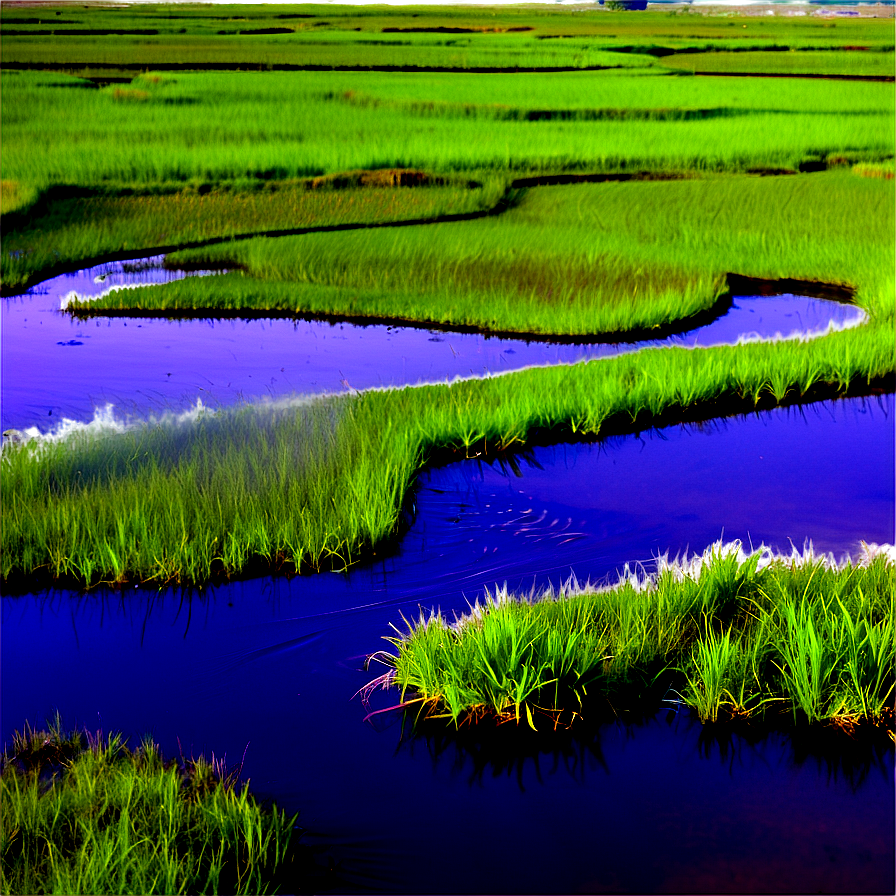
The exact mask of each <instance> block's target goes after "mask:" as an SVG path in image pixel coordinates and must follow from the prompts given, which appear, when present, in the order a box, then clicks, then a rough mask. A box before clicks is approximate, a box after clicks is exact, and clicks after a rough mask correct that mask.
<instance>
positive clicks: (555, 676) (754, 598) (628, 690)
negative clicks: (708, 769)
mask: <svg viewBox="0 0 896 896" xmlns="http://www.w3.org/2000/svg"><path fill="white" fill-rule="evenodd" d="M760 561H762V562H760ZM769 561H771V562H769ZM658 567H659V568H658V572H657V573H656V575H655V576H654V577H652V578H644V577H643V576H642V577H640V578H638V577H636V576H631V575H630V574H626V575H624V576H623V577H622V578H621V579H620V581H619V583H618V585H616V586H614V587H610V588H604V589H596V590H595V589H593V588H590V587H588V586H585V587H584V588H579V587H578V586H576V585H575V584H571V585H569V586H567V587H566V588H565V589H561V591H560V593H559V594H554V593H553V592H548V593H545V594H541V595H537V596H535V597H532V596H530V597H528V598H526V597H523V598H519V597H514V596H511V595H509V594H508V593H507V592H506V591H499V592H497V593H496V594H495V595H494V596H493V597H489V598H487V600H486V601H485V603H484V604H478V603H477V605H476V606H475V607H474V608H473V609H472V610H471V612H470V613H467V614H464V615H463V616H461V617H460V618H459V619H457V620H456V621H454V622H448V620H446V619H445V618H444V617H443V616H441V615H438V614H430V615H429V616H426V615H425V614H422V615H421V617H420V619H419V621H418V622H417V623H416V624H414V625H411V626H410V630H409V631H408V633H407V634H406V635H402V636H399V637H393V638H388V639H387V640H388V641H390V643H391V644H392V645H393V646H394V647H395V648H396V649H397V651H396V653H395V654H387V653H385V652H383V653H379V654H376V655H375V658H376V659H379V660H380V661H382V662H385V663H386V664H387V665H389V666H391V667H392V668H391V669H390V671H389V672H387V673H386V675H385V676H383V677H381V678H380V679H378V680H377V681H375V682H374V683H372V685H371V686H370V687H371V688H372V687H375V686H379V685H394V686H395V687H397V688H400V689H401V701H402V703H404V704H405V705H406V706H408V707H409V708H415V709H416V710H417V711H418V712H419V713H422V714H425V715H435V716H445V717H448V718H450V719H451V720H452V721H453V722H454V723H455V724H460V723H461V722H463V721H467V720H469V719H476V718H482V717H488V716H491V717H493V718H497V719H499V720H509V719H514V720H516V722H517V723H519V722H520V721H521V720H522V721H524V722H528V724H530V725H531V726H532V727H533V728H534V727H536V722H537V720H539V719H541V721H542V722H544V721H546V720H545V716H547V717H548V719H547V720H548V721H549V723H551V722H554V723H556V721H557V720H559V719H565V720H567V721H571V720H572V719H574V718H575V717H576V716H577V715H579V714H587V711H588V705H589V704H588V701H589V699H590V700H591V706H592V707H593V706H594V705H595V703H597V702H599V701H598V700H596V699H595V698H606V699H609V700H610V702H611V703H613V704H614V705H618V698H619V695H620V694H625V695H626V696H628V697H631V696H636V695H639V694H641V695H646V694H648V693H650V692H652V691H653V692H654V693H655V692H656V682H657V681H658V680H659V681H661V682H663V684H661V688H669V685H668V682H669V681H673V682H674V684H675V685H677V687H678V688H680V689H681V692H680V693H679V691H678V690H674V691H673V690H672V689H671V688H670V689H669V690H667V692H666V693H667V699H668V695H669V694H674V695H675V697H677V698H678V699H681V700H682V701H683V702H684V703H685V704H687V705H689V706H692V707H694V708H695V709H696V710H697V712H698V713H699V715H700V718H701V719H703V720H704V721H706V720H711V721H716V720H717V719H718V718H719V717H720V714H721V715H754V714H762V713H764V712H766V711H767V710H769V709H771V708H774V709H777V710H778V711H789V712H792V713H793V714H794V717H795V720H797V721H799V720H808V721H809V722H818V721H834V722H836V723H839V724H841V725H846V726H849V725H852V724H854V723H856V722H871V723H878V724H881V723H883V724H886V725H888V726H892V705H891V696H892V694H893V689H894V682H896V639H894V624H893V616H894V610H896V606H894V588H896V568H894V564H893V560H892V558H888V557H887V556H886V555H884V556H878V557H876V558H875V559H873V560H872V559H869V558H865V559H864V561H863V562H861V563H859V564H857V565H853V564H851V563H847V564H845V565H843V566H840V567H838V566H836V565H832V564H830V563H828V562H825V561H824V560H823V559H818V558H815V557H813V556H812V555H811V553H810V554H808V555H804V556H803V557H801V558H800V557H794V558H789V559H787V558H770V557H769V556H768V555H767V554H766V553H755V554H753V555H752V556H750V557H745V556H744V555H743V553H742V552H741V550H740V545H739V544H735V545H728V546H722V545H721V544H717V545H715V546H714V547H713V548H711V549H709V550H707V551H706V553H705V554H704V555H703V556H702V557H694V558H692V559H691V560H686V561H684V562H672V563H669V562H667V561H665V560H664V559H661V560H660V562H659V564H658ZM415 704H416V707H415ZM628 708H632V707H628Z"/></svg>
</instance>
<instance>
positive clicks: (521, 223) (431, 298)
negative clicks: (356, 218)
mask: <svg viewBox="0 0 896 896" xmlns="http://www.w3.org/2000/svg"><path fill="white" fill-rule="evenodd" d="M890 194H891V191H890V189H889V187H888V186H887V184H886V182H884V181H880V180H871V179H865V178H860V177H857V176H856V175H855V174H853V173H852V172H850V171H832V172H825V173H823V174H814V175H801V176H799V177H786V178H785V177H781V178H756V177H749V176H718V177H707V178H703V179H689V180H686V181H643V182H638V181H636V182H627V183H614V182H608V183H600V184H575V185H569V186H550V187H547V186H545V187H537V188H533V189H529V190H525V191H522V190H519V191H516V193H515V194H514V195H513V196H512V197H508V199H509V207H508V209H507V210H506V211H504V212H502V213H501V214H499V215H495V216H489V217H484V218H481V219H477V220H472V221H461V222H454V223H440V224H432V225H427V226H425V227H408V228H402V229H401V230H400V231H397V232H396V231H391V230H390V231H382V230H380V231H372V230H363V231H356V232H350V233H349V232H344V233H325V234H307V235H304V236H297V237H281V238H278V239H276V240H271V239H266V240H247V241H245V242H243V243H240V244H229V245H220V246H210V247H206V248H202V249H196V250H188V251H184V252H178V253H172V254H171V255H170V256H169V259H168V262H167V263H168V264H171V265H174V266H177V265H179V264H185V265H188V266H190V267H219V268H221V267H226V268H231V269H234V268H236V269H238V270H239V273H232V274H230V275H228V276H226V277H221V278H216V279H215V280H214V281H203V280H201V279H193V280H181V281H177V282H175V283H172V284H168V285H165V286H163V287H158V286H152V287H144V288H140V289H133V290H127V291H119V292H115V293H111V294H109V295H108V296H106V297H104V298H102V299H100V300H96V301H89V302H82V303H77V302H76V303H74V304H73V305H72V306H71V309H72V310H73V311H75V312H76V313H82V314H102V313H104V311H114V312H116V313H121V312H122V311H130V312H133V313H135V314H140V313H144V312H151V313H159V312H161V313H165V312H170V313H172V314H190V313H209V314H214V312H215V311H216V310H217V311H219V312H224V313H228V314H234V313H236V314H238V313H240V312H241V311H245V312H257V311H273V312H277V313H279V314H297V315H301V314H313V315H326V314H329V315H337V316H338V315H343V316H348V317H352V318H355V317H359V318H370V319H377V318H386V319H391V320H394V319H401V320H407V321H415V322H431V323H436V324H439V325H443V326H449V327H450V326H458V327H474V328H479V329H482V330H486V331H488V330H492V331H500V332H516V333H538V334H545V335H556V336H570V335H580V336H583V337H587V336H592V335H594V334H615V335H616V337H617V338H618V337H620V336H624V335H625V334H626V333H629V332H631V331H636V330H642V331H643V330H647V331H649V330H650V328H652V327H657V326H662V325H668V324H669V323H670V322H672V321H675V320H682V319H687V318H688V317H690V316H693V315H695V314H698V313H700V312H705V311H706V310H707V309H708V308H710V307H711V306H712V305H713V304H714V303H715V302H716V301H717V300H718V298H719V296H720V295H721V294H722V293H723V292H724V291H725V289H726V287H727V282H726V275H727V274H728V273H729V272H737V273H739V274H747V275H750V276H755V277H765V278H769V279H777V278H780V277H782V276H785V277H799V278H805V279H811V280H824V281H827V282H839V283H847V284H850V285H858V284H864V283H868V284H872V283H875V282H877V281H878V280H879V278H880V277H881V276H882V275H883V272H884V271H885V270H886V269H887V267H888V266H891V265H892V239H891V237H892V232H893V217H892V206H891V203H890ZM847 209H851V210H852V211H850V212H849V213H847ZM855 227H859V228H860V229H861V231H862V233H863V239H862V240H861V241H856V240H855V238H854V234H855V232H856V231H855V229H854V228H855ZM847 246H849V251H846V247H847Z"/></svg>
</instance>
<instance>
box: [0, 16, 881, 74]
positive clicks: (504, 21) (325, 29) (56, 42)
mask: <svg viewBox="0 0 896 896" xmlns="http://www.w3.org/2000/svg"><path fill="white" fill-rule="evenodd" d="M271 28H275V29H277V30H278V31H279V32H281V33H278V34H268V35H264V34H258V33H253V32H258V31H259V30H261V29H271ZM0 29H2V31H0V33H2V34H3V38H4V39H3V50H2V52H3V61H4V62H8V61H12V60H16V61H18V60H29V61H33V62H43V63H46V62H63V63H65V62H74V61H83V60H88V61H93V62H98V61H102V62H107V63H109V62H113V61H120V62H124V63H129V64H133V63H138V64H147V65H150V66H152V65H153V63H159V62H164V61H168V60H172V61H174V62H177V63H183V62H187V63H188V64H189V63H193V64H202V63H203V62H209V61H212V60H215V61H217V60H222V59H223V60H226V61H231V62H243V63H253V62H255V63H261V64H268V63H271V62H287V63H293V64H308V60H309V59H311V58H314V54H315V52H319V51H320V50H321V49H322V47H324V46H326V45H327V44H333V43H338V44H341V45H342V47H341V50H340V52H339V53H338V55H336V56H333V55H329V54H328V55H322V56H318V57H317V58H318V59H320V60H323V61H325V62H327V63H330V64H374V65H376V64H378V63H379V64H383V63H382V61H381V60H380V59H378V58H377V57H370V56H369V55H368V54H366V53H365V49H364V48H365V45H369V44H370V43H371V42H372V41H379V42H380V44H381V45H382V46H384V47H385V49H386V52H387V54H388V53H389V52H390V51H392V52H397V53H398V56H397V57H396V58H397V59H399V60H401V62H400V63H399V64H405V65H414V64H420V60H421V59H422V58H427V54H426V51H427V50H428V49H429V48H437V50H439V52H438V53H437V54H436V55H435V56H433V57H432V58H434V59H436V60H437V62H438V63H440V64H442V65H447V66H449V67H450V66H452V65H458V64H462V62H463V56H464V55H465V52H466V55H469V48H470V47H471V46H475V44H476V43H479V44H480V45H482V46H484V47H485V48H487V49H488V48H494V49H493V51H492V52H495V51H497V52H500V54H501V55H502V56H503V60H504V63H505V64H508V65H509V66H511V67H513V66H514V65H516V66H518V65H520V64H521V62H522V61H523V60H524V59H525V58H526V57H531V56H532V55H534V54H542V56H543V57H544V58H546V59H549V60H554V63H555V64H557V62H560V64H564V63H565V64H582V63H581V62H580V61H578V60H579V59H580V58H581V57H582V56H583V53H582V49H583V48H584V49H585V50H586V51H587V50H623V51H631V50H636V51H637V50H641V51H644V50H646V51H649V52H653V53H657V52H670V51H681V50H688V49H700V48H703V49H733V48H739V47H748V48H764V49H766V50H771V49H774V48H777V49H778V50H781V49H784V50H786V49H806V48H837V47H840V46H844V45H847V46H849V45H861V46H867V45H871V46H892V43H893V33H892V27H891V26H890V25H889V23H888V22H887V21H886V19H885V18H881V19H867V18H863V19H855V20H849V19H847V20H843V19H841V20H838V21H836V22H832V21H828V20H823V19H818V18H816V17H810V16H806V17H787V16H774V17H770V18H765V17H763V18H759V17H756V16H741V15H737V14H735V15H730V14H729V15H728V16H726V17H717V16H712V15H705V14H700V13H699V12H698V11H696V10H676V11H671V12H670V11H660V10H650V11H647V12H641V13H638V14H637V15H631V14H628V13H614V12H610V11H608V10H606V9H600V8H597V7H595V8H593V9H587V10H571V9H563V8H550V7H547V6H545V7H542V8H540V9H538V10H533V9H526V8H524V7H520V8H515V9H508V8H500V9H496V8H482V9H477V8H470V7H461V8H450V7H441V8H439V9H438V10H437V11H436V10H433V9H432V8H431V7H429V8H427V7H419V8H412V7H404V8H392V9H389V8H383V7H378V8H377V7H351V6H346V7H334V6H332V5H328V6H280V7H278V8H277V9H275V8H274V7H273V6H270V7H265V6H245V7H239V6H236V5H232V6H231V5H228V7H227V8H226V9H221V10H211V11H210V10H204V9H202V8H201V7H200V6H179V7H165V6H149V5H147V6H145V7H144V6H141V7H132V8H129V9H115V10H110V9H104V8H102V7H92V8H86V7H84V8H74V7H71V6H63V7H57V8H53V7H41V8H39V9H26V10H18V9H5V10H4V12H3V15H2V17H0ZM85 30H87V31H90V30H98V31H102V30H107V31H109V30H111V31H124V32H127V31H128V30H131V31H137V32H141V33H138V34H132V35H128V34H105V35H103V34H97V35H94V36H90V35H85V34H83V32H84V31H85ZM79 32H81V33H79ZM152 32H155V33H152ZM550 38H555V39H554V40H546V39H550ZM544 44H548V45H552V46H543V45H544ZM309 47H311V48H312V49H311V50H310V51H309ZM443 48H444V49H443ZM446 51H447V52H446ZM309 52H310V54H311V55H310V56H309ZM474 52H475V50H474ZM452 53H453V59H452V58H451V55H450V54H452Z"/></svg>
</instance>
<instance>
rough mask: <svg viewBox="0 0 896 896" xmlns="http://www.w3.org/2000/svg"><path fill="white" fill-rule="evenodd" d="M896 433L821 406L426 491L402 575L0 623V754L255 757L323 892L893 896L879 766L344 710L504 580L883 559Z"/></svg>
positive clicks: (861, 753)
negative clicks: (506, 736) (380, 653)
mask: <svg viewBox="0 0 896 896" xmlns="http://www.w3.org/2000/svg"><path fill="white" fill-rule="evenodd" d="M893 410H894V403H893V397H892V396H885V397H882V398H880V399H849V400H846V401H840V402H825V403H821V404H816V405H811V406H809V407H806V408H804V409H802V410H799V409H793V408H791V409H778V410H775V411H769V412H763V413H761V414H754V415H750V416H748V417H743V418H737V419H728V420H724V421H718V422H716V423H713V424H709V425H706V426H702V427H699V428H694V427H670V428H667V429H664V430H662V431H658V432H656V431H655V432H650V433H645V434H642V435H641V436H640V437H637V436H629V437H625V438H619V439H613V440H610V441H608V442H605V443H602V444H599V445H572V446H558V447H553V448H538V449H536V450H535V451H533V452H531V454H530V455H529V459H528V460H526V459H521V460H520V462H519V463H518V465H517V469H516V471H514V469H512V468H509V467H505V468H504V469H502V468H500V467H498V466H494V467H493V466H489V465H484V464H481V463H478V462H476V461H470V462H466V463H462V464H453V465H450V466H448V467H445V468H443V469H438V470H433V471H431V472H429V473H427V474H426V475H425V476H424V477H423V478H422V481H421V484H420V487H419V490H418V492H417V500H416V518H415V520H414V523H413V525H412V526H411V529H410V531H409V532H408V533H407V536H406V537H405V538H404V539H403V540H402V542H401V545H400V550H399V552H398V553H397V554H396V555H394V556H391V557H389V558H387V559H385V560H383V561H381V562H380V563H378V564H375V565H371V566H368V567H365V568H361V569H356V570H354V571H353V572H352V573H351V574H348V575H344V574H324V575H318V576H309V577H301V578H296V579H293V580H291V581H287V580H285V579H270V578H265V579H257V580H252V581H247V582H240V583H233V584H230V585H227V586H223V587H217V588H210V589H208V590H206V591H205V592H203V593H194V594H193V595H189V594H185V593H183V592H178V591H176V590H167V591H163V592H156V591H151V590H147V589H142V588H138V589H133V590H128V591H122V592H112V593H110V592H97V593H91V594H87V595H78V594H75V593H71V592H53V593H50V594H43V595H38V596H30V597H22V598H8V597H5V598H3V600H2V614H3V615H2V632H3V652H2V658H0V663H2V675H3V681H4V683H5V684H4V699H3V706H2V719H0V722H2V734H3V737H4V739H7V738H8V737H9V736H10V734H11V731H12V730H13V729H14V728H16V727H18V726H20V725H21V723H22V720H24V719H26V718H28V719H32V720H35V719H41V718H43V717H45V716H46V715H47V714H49V713H52V712H53V710H54V709H56V708H59V709H60V711H61V712H62V713H63V714H64V717H65V720H66V721H67V722H68V723H74V722H81V723H85V724H88V725H97V724H100V723H101V724H103V725H105V726H107V727H114V728H120V729H122V730H124V731H125V732H126V733H127V734H129V735H130V736H131V737H133V738H137V737H139V735H141V734H142V733H144V732H146V731H151V732H152V733H153V734H154V736H155V737H156V738H157V739H158V740H159V741H160V743H161V745H162V746H163V748H164V749H165V750H166V751H168V752H170V753H176V752H177V750H178V738H179V740H180V743H181V744H182V745H183V748H184V751H185V752H191V751H195V752H199V751H206V752H207V753H209V752H211V751H215V752H216V753H217V754H218V755H220V754H221V753H222V752H225V751H226V753H227V756H228V759H229V760H230V761H231V762H234V763H236V762H238V761H239V759H240V757H241V756H242V755H243V751H244V749H246V747H247V744H248V749H247V752H246V765H245V770H244V771H245V774H246V775H248V776H249V777H250V778H251V780H252V785H253V788H254V789H255V790H256V792H258V793H259V794H261V795H265V796H270V797H272V798H276V800H277V801H278V803H279V804H280V805H282V806H283V807H285V808H286V809H288V810H289V811H301V819H300V821H301V823H302V824H303V825H305V826H306V827H307V828H309V829H310V830H311V831H314V832H317V834H316V835H315V836H312V837H309V842H310V843H312V844H315V845H318V846H321V847H326V850H327V853H326V854H327V855H328V856H330V857H332V858H333V859H334V860H335V862H336V863H337V867H338V870H339V873H340V878H339V880H338V881H336V882H334V883H332V888H333V889H334V890H337V891H349V892H369V891H374V892H416V893H421V892H426V893H431V892H472V893H483V892H495V893H499V892H512V893H553V892H561V893H571V892H688V893H694V892H711V893H722V892H732V893H742V892H750V893H758V892H845V893H862V892H889V891H891V890H892V889H893V886H894V877H893V867H894V837H896V832H894V797H893V775H894V764H893V752H892V750H891V749H883V750H874V749H871V748H868V749H865V750H861V749H858V748H857V750H856V752H855V753H850V752H849V751H848V750H847V751H846V754H845V755H844V754H842V753H841V754H840V755H839V756H838V757H837V758H831V757H826V756H825V755H824V754H823V753H822V754H820V755H815V754H814V752H813V751H814V748H815V745H814V744H813V743H811V742H810V743H808V744H806V743H800V742H799V741H794V740H792V739H791V738H790V737H784V736H778V735H772V736H770V737H765V738H763V739H761V740H760V741H759V742H757V743H750V742H748V741H746V740H744V739H742V738H740V737H738V736H735V735H729V736H728V737H727V739H726V738H725V737H724V736H723V739H722V740H721V742H716V741H714V740H713V739H712V737H711V736H708V734H707V730H706V729H704V728H702V727H701V726H700V725H699V724H696V723H693V722H692V721H691V720H689V718H688V717H687V716H686V715H685V714H684V713H680V714H678V715H677V716H674V717H673V718H672V719H671V720H670V719H668V718H667V717H666V716H665V714H662V715H661V716H660V717H658V718H655V719H648V720H646V721H645V722H644V723H643V724H641V725H639V726H634V727H626V726H624V725H622V724H617V725H610V726H604V727H603V728H601V729H600V730H599V731H598V732H596V733H591V734H583V735H582V736H581V737H579V738H572V739H570V738H568V737H567V736H565V735H562V734H561V735H558V736H556V737H554V738H551V739H549V740H548V741H547V742H540V743H538V744H537V745H534V746H533V745H531V744H528V745H527V744H526V743H525V742H523V743H520V742H518V741H517V742H514V743H509V742H507V741H505V742H503V743H498V744H497V745H490V744H488V743H484V744H481V743H477V742H475V741H474V742H464V741H461V742H457V741H455V740H452V739H448V740H446V741H442V742H438V741H436V740H434V739H432V738H430V739H426V738H416V739H414V738H410V737H408V736H407V735H405V737H404V739H402V738H401V734H400V728H399V726H398V725H397V724H391V725H390V717H389V716H388V715H386V716H380V717H378V720H379V721H378V724H376V725H374V724H370V723H365V722H364V721H363V719H364V715H365V709H364V707H363V706H362V704H361V702H360V700H359V699H357V698H355V699H352V695H353V694H355V692H356V691H357V690H358V689H359V688H360V687H361V686H362V685H363V684H365V683H366V682H367V681H368V680H369V679H370V678H371V677H372V676H373V675H374V674H376V670H372V671H370V672H365V671H364V670H363V659H364V657H365V656H366V655H368V654H370V653H372V652H374V651H376V650H378V649H381V648H382V647H384V646H387V645H385V644H384V642H383V641H382V638H383V637H384V636H387V635H389V634H392V633H393V630H392V629H391V628H390V625H394V626H398V627H402V625H403V622H402V613H403V614H404V615H405V616H406V617H408V618H412V617H414V616H416V615H417V613H418V607H422V608H424V609H425V610H426V611H428V609H429V608H431V607H434V606H440V607H441V608H442V609H443V610H444V611H446V612H448V613H449V614H450V613H451V612H453V611H462V610H463V609H464V608H465V607H466V605H467V602H468V601H472V600H475V598H476V597H478V596H481V594H482V592H483V589H484V588H486V587H492V586H493V585H494V584H495V583H503V582H504V581H505V580H507V581H508V583H509V584H510V585H511V587H524V588H526V589H527V590H528V589H529V588H531V587H533V586H535V587H540V586H543V585H545V584H548V583H553V584H555V585H556V584H558V583H559V582H560V581H562V580H563V579H565V578H566V577H567V576H568V575H569V574H570V571H572V570H574V571H575V572H576V574H577V575H578V577H579V579H580V580H584V579H585V578H589V577H590V578H592V579H594V580H600V579H602V578H603V577H605V576H608V575H613V574H614V572H615V571H616V570H618V569H619V567H620V565H621V564H622V563H623V562H625V561H632V562H634V561H649V559H650V557H651V556H652V555H654V554H655V553H656V552H657V551H666V550H669V551H670V552H671V553H672V554H675V553H677V552H681V551H684V550H685V549H686V548H687V547H688V546H690V547H691V548H692V549H700V550H702V548H703V547H704V546H705V545H706V544H707V543H709V542H711V541H712V540H714V539H716V538H718V537H719V535H720V534H721V532H720V530H721V527H723V526H724V527H725V537H726V538H733V537H739V538H744V539H745V540H746V539H747V538H751V539H752V541H753V543H754V544H758V543H759V542H760V541H765V542H767V543H770V544H773V545H776V546H777V547H779V548H781V549H784V550H787V549H788V546H789V543H790V542H793V543H794V544H796V545H797V546H799V547H802V544H803V541H804V539H806V538H813V539H814V540H815V544H816V546H817V547H818V548H819V549H823V550H831V551H833V552H835V554H837V555H839V554H841V553H843V552H845V551H848V550H855V548H856V545H857V543H858V540H859V539H866V540H868V541H878V542H884V541H888V542H892V541H893V540H894V535H893V488H894V484H893V465H892V458H893V451H894V444H893V443H894V435H893ZM807 470H808V471H811V475H808V476H807V475H806V471H807ZM13 682H14V686H13V685H12V683H13ZM395 699H396V695H394V694H391V695H380V697H379V699H378V701H377V702H376V704H375V706H377V707H380V706H386V705H388V704H389V702H390V701H392V702H394V701H395ZM841 749H842V747H841Z"/></svg>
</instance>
